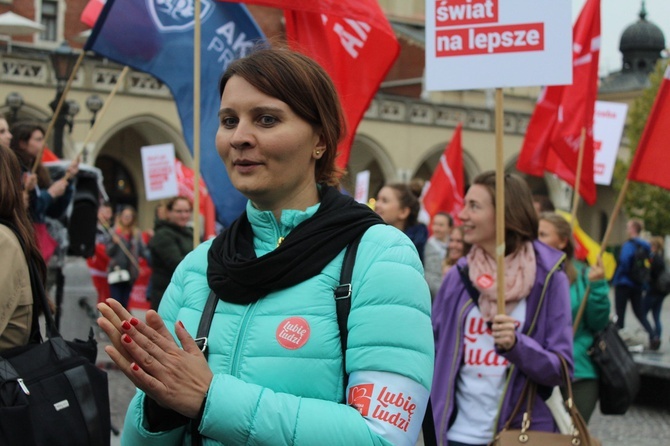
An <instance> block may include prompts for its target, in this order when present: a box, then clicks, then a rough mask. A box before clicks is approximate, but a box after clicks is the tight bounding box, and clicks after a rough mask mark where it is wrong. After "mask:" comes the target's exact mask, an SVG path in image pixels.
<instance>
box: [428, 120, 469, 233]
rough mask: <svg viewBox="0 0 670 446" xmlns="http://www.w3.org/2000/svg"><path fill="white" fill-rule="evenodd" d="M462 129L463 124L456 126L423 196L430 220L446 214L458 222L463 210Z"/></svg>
mask: <svg viewBox="0 0 670 446" xmlns="http://www.w3.org/2000/svg"><path fill="white" fill-rule="evenodd" d="M462 129H463V124H458V127H456V131H455V132H454V136H453V138H451V141H450V142H449V144H448V145H447V147H446V148H445V149H444V153H443V154H442V156H441V157H440V161H439V162H438V164H437V167H436V168H435V171H434V172H433V176H432V178H431V179H430V186H428V190H427V191H426V193H425V194H424V196H423V207H424V208H425V209H426V212H428V214H430V219H431V220H432V219H433V216H435V214H437V213H438V212H446V213H448V214H451V216H452V217H453V218H454V220H456V221H458V213H459V212H460V211H461V209H463V189H464V184H463V143H462V136H461V133H462Z"/></svg>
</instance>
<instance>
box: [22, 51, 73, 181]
mask: <svg viewBox="0 0 670 446" xmlns="http://www.w3.org/2000/svg"><path fill="white" fill-rule="evenodd" d="M85 54H86V53H85V51H82V52H81V53H80V54H79V57H78V58H77V61H76V62H75V64H74V68H73V69H72V73H70V78H69V79H68V80H67V84H65V88H64V89H63V93H62V94H61V96H60V100H59V101H58V104H56V109H55V110H54V114H53V116H52V117H51V121H50V122H49V126H48V127H47V129H46V131H45V132H44V141H47V140H48V139H49V136H51V132H52V131H53V129H54V126H55V125H56V120H57V119H58V115H59V114H60V111H61V109H62V108H63V104H64V103H65V99H66V98H67V94H68V93H69V92H70V87H71V86H72V81H73V80H74V77H75V76H76V75H77V70H79V65H81V61H82V60H84V56H85ZM44 147H45V145H44V144H42V147H40V151H39V152H37V156H36V157H35V161H34V162H33V168H32V169H31V172H30V173H35V172H36V171H37V165H38V164H39V163H40V161H41V160H42V153H44Z"/></svg>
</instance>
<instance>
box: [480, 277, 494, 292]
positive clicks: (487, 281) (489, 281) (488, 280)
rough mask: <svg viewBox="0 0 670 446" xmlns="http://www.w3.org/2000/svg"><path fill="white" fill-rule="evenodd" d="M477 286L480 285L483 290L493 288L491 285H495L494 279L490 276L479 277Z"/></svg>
mask: <svg viewBox="0 0 670 446" xmlns="http://www.w3.org/2000/svg"><path fill="white" fill-rule="evenodd" d="M477 285H479V288H483V289H488V288H491V285H493V277H491V276H490V275H489V274H482V275H481V276H479V277H477Z"/></svg>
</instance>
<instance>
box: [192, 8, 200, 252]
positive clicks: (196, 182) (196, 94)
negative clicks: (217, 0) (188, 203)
mask: <svg viewBox="0 0 670 446" xmlns="http://www.w3.org/2000/svg"><path fill="white" fill-rule="evenodd" d="M193 5H194V7H195V11H194V13H195V24H194V27H193V210H194V212H193V249H195V248H196V247H197V246H198V244H199V243H200V45H201V43H200V30H201V18H200V9H201V3H200V0H195V2H193Z"/></svg>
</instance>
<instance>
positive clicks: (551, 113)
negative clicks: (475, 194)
mask: <svg viewBox="0 0 670 446" xmlns="http://www.w3.org/2000/svg"><path fill="white" fill-rule="evenodd" d="M573 42H574V43H573V69H572V73H573V74H572V76H573V78H572V84H571V85H560V86H551V87H547V88H546V89H545V90H544V92H543V93H542V95H541V96H540V98H539V99H538V103H537V105H536V107H535V111H534V112H533V116H532V117H531V120H530V123H529V124H528V129H527V131H526V137H525V139H524V142H523V147H522V148H521V152H520V153H519V159H518V161H517V168H518V169H519V170H520V171H521V172H525V173H527V174H530V175H536V176H542V175H543V174H544V172H545V171H548V172H552V173H554V174H556V175H557V176H558V177H559V178H561V179H562V180H563V181H565V182H567V183H569V184H570V185H571V186H572V187H573V188H575V181H576V172H577V163H578V156H579V148H580V144H581V142H582V141H581V140H582V137H581V135H582V129H586V135H585V140H584V157H583V164H582V172H581V180H580V185H579V194H580V195H581V196H582V198H584V200H585V201H586V202H587V203H588V204H591V205H592V204H594V203H595V200H596V185H595V182H594V179H593V157H594V150H593V114H594V111H595V102H596V96H597V93H598V60H599V55H600V0H588V1H587V3H586V4H585V5H584V8H583V9H582V12H581V14H580V15H579V18H578V19H577V22H576V23H575V26H574V29H573Z"/></svg>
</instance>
